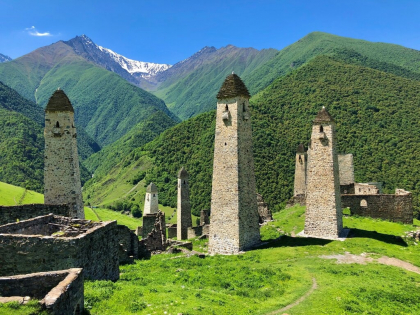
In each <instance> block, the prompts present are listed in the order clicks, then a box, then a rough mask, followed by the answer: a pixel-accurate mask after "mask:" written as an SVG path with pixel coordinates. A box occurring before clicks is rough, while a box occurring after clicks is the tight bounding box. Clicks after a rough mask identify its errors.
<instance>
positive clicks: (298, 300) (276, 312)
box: [267, 278, 318, 315]
mask: <svg viewBox="0 0 420 315" xmlns="http://www.w3.org/2000/svg"><path fill="white" fill-rule="evenodd" d="M317 287H318V285H317V283H316V280H315V278H312V287H311V288H310V289H309V291H308V292H306V293H305V294H304V295H302V296H301V297H300V298H298V299H297V300H296V301H294V302H293V303H292V304H289V305H287V306H285V307H283V308H281V309H279V310H275V311H273V312H271V313H268V314H267V315H275V314H280V313H282V312H284V311H287V310H289V309H291V308H292V307H294V306H296V305H298V304H300V303H302V302H303V301H304V300H306V299H307V298H308V296H310V295H311V294H312V292H314V290H315V289H316V288H317Z"/></svg>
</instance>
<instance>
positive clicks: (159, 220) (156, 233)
mask: <svg viewBox="0 0 420 315" xmlns="http://www.w3.org/2000/svg"><path fill="white" fill-rule="evenodd" d="M155 218H156V220H155V225H154V228H153V229H152V231H151V232H150V233H149V234H148V235H147V237H145V238H143V239H142V240H141V241H139V258H147V257H150V254H151V253H152V252H155V251H164V250H166V248H167V246H168V242H167V240H166V224H165V213H163V212H162V211H159V212H158V213H157V215H156V217H155Z"/></svg>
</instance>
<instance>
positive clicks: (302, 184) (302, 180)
mask: <svg viewBox="0 0 420 315" xmlns="http://www.w3.org/2000/svg"><path fill="white" fill-rule="evenodd" d="M306 166H307V156H306V152H305V147H304V146H303V144H299V145H298V147H297V150H296V162H295V185H294V191H293V196H294V197H296V196H301V195H303V196H305V194H306Z"/></svg>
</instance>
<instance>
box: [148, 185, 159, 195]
mask: <svg viewBox="0 0 420 315" xmlns="http://www.w3.org/2000/svg"><path fill="white" fill-rule="evenodd" d="M146 192H148V193H152V194H153V193H157V192H158V190H157V187H156V185H155V184H154V183H150V184H149V186H147V188H146Z"/></svg>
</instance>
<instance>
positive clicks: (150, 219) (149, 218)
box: [141, 213, 157, 238]
mask: <svg viewBox="0 0 420 315" xmlns="http://www.w3.org/2000/svg"><path fill="white" fill-rule="evenodd" d="M156 215H157V213H154V214H146V215H143V229H142V231H141V233H142V235H141V237H142V238H146V237H147V235H149V233H150V232H152V230H153V228H154V227H155V222H156Z"/></svg>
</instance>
